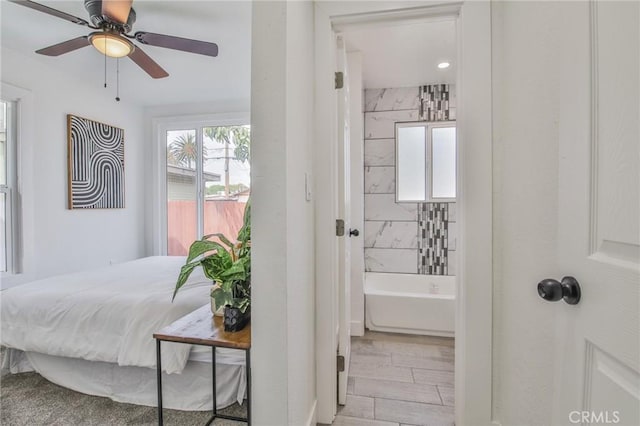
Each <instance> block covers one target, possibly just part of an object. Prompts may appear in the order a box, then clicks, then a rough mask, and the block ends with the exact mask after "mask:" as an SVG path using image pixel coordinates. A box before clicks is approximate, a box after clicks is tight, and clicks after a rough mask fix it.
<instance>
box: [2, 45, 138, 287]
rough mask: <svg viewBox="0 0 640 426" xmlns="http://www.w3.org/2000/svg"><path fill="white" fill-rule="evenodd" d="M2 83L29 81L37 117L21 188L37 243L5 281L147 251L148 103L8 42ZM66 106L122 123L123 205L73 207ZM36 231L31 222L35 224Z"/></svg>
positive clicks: (84, 114) (25, 83) (106, 262)
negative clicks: (20, 270) (21, 268)
mask: <svg viewBox="0 0 640 426" xmlns="http://www.w3.org/2000/svg"><path fill="white" fill-rule="evenodd" d="M0 53H1V56H2V73H1V74H0V78H1V79H2V82H3V83H8V84H10V85H13V86H17V87H20V88H23V89H26V90H27V91H29V92H30V93H31V98H32V99H33V105H34V107H33V114H32V117H33V123H30V124H28V125H29V126H32V128H31V129H29V130H30V132H31V133H30V134H29V136H28V138H26V139H25V140H23V141H22V144H23V146H22V149H25V150H26V151H27V152H29V151H30V152H31V156H32V161H33V164H31V165H30V167H27V168H26V170H27V173H28V176H24V175H23V176H21V178H22V179H24V180H26V181H27V182H29V183H30V186H29V187H28V188H27V189H25V190H27V191H32V193H26V194H23V196H24V197H27V198H28V199H30V200H31V201H32V202H30V204H29V206H28V208H29V209H30V211H29V212H25V214H26V215H27V216H30V218H29V222H30V223H25V224H24V225H25V226H29V227H33V232H32V235H33V237H34V239H33V247H32V248H31V249H29V250H26V249H27V247H25V253H26V254H27V255H28V256H29V257H30V258H29V259H25V274H24V276H23V277H14V278H11V279H4V280H3V286H4V285H11V284H12V283H17V282H21V281H22V280H24V279H32V278H38V277H45V276H50V275H56V274H61V273H66V272H70V271H76V270H81V269H89V268H93V267H97V266H103V265H109V262H110V261H113V262H121V261H125V260H130V259H135V258H138V257H141V256H143V255H144V254H145V251H144V240H143V238H144V236H143V231H142V230H143V224H144V192H145V188H144V185H143V178H144V175H143V166H142V165H143V163H144V161H145V150H144V141H143V126H142V109H141V108H140V107H138V106H135V105H130V104H128V103H127V100H126V93H123V94H122V96H121V97H122V98H123V101H121V102H119V103H118V102H115V100H114V89H113V88H112V87H110V88H108V89H103V88H102V79H101V77H100V76H96V81H95V86H87V85H85V84H84V83H82V82H81V81H78V80H77V79H74V78H73V77H72V76H69V75H67V74H65V73H61V72H58V71H57V70H55V69H51V68H50V67H46V66H45V65H43V64H42V63H40V62H39V61H38V60H37V59H34V58H32V57H29V56H26V55H23V54H21V53H18V52H15V51H13V50H11V49H7V48H3V49H2V50H1V52H0ZM67 114H74V115H79V116H82V117H86V118H90V119H94V120H97V121H101V122H104V123H108V124H111V125H113V126H117V127H120V128H123V129H124V134H125V182H126V183H125V185H126V186H125V197H126V198H125V208H124V209H109V210H68V209H67V118H66V115H67ZM29 231H31V230H29Z"/></svg>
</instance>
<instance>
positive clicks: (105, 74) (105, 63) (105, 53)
mask: <svg viewBox="0 0 640 426" xmlns="http://www.w3.org/2000/svg"><path fill="white" fill-rule="evenodd" d="M104 87H105V89H106V88H107V48H106V41H105V49H104Z"/></svg>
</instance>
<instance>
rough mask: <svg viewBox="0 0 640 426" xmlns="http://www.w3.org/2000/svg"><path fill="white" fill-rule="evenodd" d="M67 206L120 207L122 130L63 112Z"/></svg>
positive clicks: (122, 192) (122, 180) (122, 191)
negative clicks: (67, 192) (65, 122)
mask: <svg viewBox="0 0 640 426" xmlns="http://www.w3.org/2000/svg"><path fill="white" fill-rule="evenodd" d="M67 142H68V151H67V159H68V168H69V170H68V174H69V176H68V186H69V195H68V200H69V203H68V207H69V208H70V209H119V208H124V130H123V129H120V128H118V127H114V126H110V125H108V124H104V123H100V122H97V121H93V120H89V119H87V118H83V117H78V116H76V115H71V114H68V115H67Z"/></svg>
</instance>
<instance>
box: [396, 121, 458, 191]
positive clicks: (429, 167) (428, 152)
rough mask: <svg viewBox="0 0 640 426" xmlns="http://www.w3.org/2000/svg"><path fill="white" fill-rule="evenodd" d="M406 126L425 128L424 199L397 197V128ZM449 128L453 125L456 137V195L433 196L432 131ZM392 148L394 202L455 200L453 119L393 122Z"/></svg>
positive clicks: (455, 126)
mask: <svg viewBox="0 0 640 426" xmlns="http://www.w3.org/2000/svg"><path fill="white" fill-rule="evenodd" d="M407 127H423V128H424V130H425V141H424V143H425V156H426V158H425V173H424V178H425V199H424V200H400V199H399V198H398V195H399V190H398V186H399V185H400V181H399V179H398V177H399V169H400V163H399V161H398V160H399V155H398V145H399V138H398V130H399V129H401V128H407ZM443 127H444V128H449V127H453V128H455V129H456V139H455V143H456V146H455V156H456V163H455V171H454V174H455V176H456V183H455V185H454V187H455V188H456V196H455V197H433V195H432V194H433V140H432V131H433V129H436V128H443ZM394 150H395V153H394V155H395V179H396V182H395V199H396V200H395V201H396V203H452V202H456V200H457V195H458V190H457V179H458V175H457V173H458V131H457V124H456V121H455V120H451V121H403V122H396V123H395V132H394Z"/></svg>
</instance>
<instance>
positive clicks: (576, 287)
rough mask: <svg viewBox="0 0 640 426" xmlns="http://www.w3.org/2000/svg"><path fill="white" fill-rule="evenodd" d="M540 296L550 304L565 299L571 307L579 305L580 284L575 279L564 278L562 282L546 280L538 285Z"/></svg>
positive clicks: (551, 279)
mask: <svg viewBox="0 0 640 426" xmlns="http://www.w3.org/2000/svg"><path fill="white" fill-rule="evenodd" d="M538 294H539V295H540V297H542V298H543V299H544V300H548V301H549V302H557V301H558V300H560V299H563V300H564V301H565V302H567V303H568V304H569V305H577V304H578V302H579V301H580V284H578V280H576V279H575V278H573V277H564V278H563V279H562V281H558V280H554V279H553V278H546V279H544V280H542V281H540V282H539V283H538Z"/></svg>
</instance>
